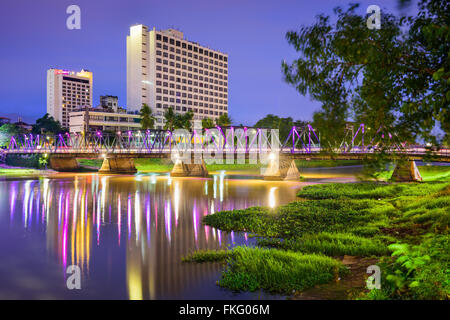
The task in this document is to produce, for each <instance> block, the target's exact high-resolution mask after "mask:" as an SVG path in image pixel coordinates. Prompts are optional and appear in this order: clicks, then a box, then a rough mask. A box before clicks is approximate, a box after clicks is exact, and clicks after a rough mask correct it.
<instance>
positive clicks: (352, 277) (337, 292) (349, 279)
mask: <svg viewBox="0 0 450 320" xmlns="http://www.w3.org/2000/svg"><path fill="white" fill-rule="evenodd" d="M341 261H342V263H343V264H344V265H346V266H347V267H348V268H350V274H348V275H346V276H344V277H343V278H342V279H340V280H337V281H336V282H332V283H327V284H322V285H317V286H315V287H314V288H311V289H308V290H305V291H302V292H298V293H296V294H294V296H293V297H292V299H293V300H347V299H351V296H352V295H355V294H357V293H358V292H360V291H361V290H364V288H365V286H366V279H367V277H368V276H369V275H368V274H367V273H366V270H367V267H368V266H370V265H372V264H375V263H376V262H377V261H378V259H370V258H359V257H353V256H344V257H343V258H342V259H341Z"/></svg>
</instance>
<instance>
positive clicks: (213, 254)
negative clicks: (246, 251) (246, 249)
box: [181, 250, 231, 263]
mask: <svg viewBox="0 0 450 320" xmlns="http://www.w3.org/2000/svg"><path fill="white" fill-rule="evenodd" d="M230 253H231V251H229V250H198V251H194V252H192V253H190V254H188V255H187V256H185V257H183V258H182V259H181V260H182V261H183V262H199V263H202V262H223V261H226V259H227V257H228V256H229V255H230Z"/></svg>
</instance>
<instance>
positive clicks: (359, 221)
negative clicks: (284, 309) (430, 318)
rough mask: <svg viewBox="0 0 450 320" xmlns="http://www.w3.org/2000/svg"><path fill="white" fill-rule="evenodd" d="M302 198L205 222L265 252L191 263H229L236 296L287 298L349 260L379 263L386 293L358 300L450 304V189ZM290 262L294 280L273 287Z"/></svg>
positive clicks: (312, 192) (320, 190)
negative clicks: (318, 264)
mask: <svg viewBox="0 0 450 320" xmlns="http://www.w3.org/2000/svg"><path fill="white" fill-rule="evenodd" d="M428 172H430V173H431V172H434V171H433V170H429V171H428ZM298 196H299V200H298V201H295V202H293V203H290V204H288V205H285V206H281V207H279V208H277V209H269V208H262V207H254V208H248V209H245V210H234V211H223V212H218V213H215V214H212V215H209V216H206V217H204V220H203V222H204V223H205V224H207V225H210V226H212V227H215V228H219V229H221V230H228V231H231V230H233V231H246V232H249V233H251V234H253V235H254V236H256V237H258V246H259V247H261V248H245V247H242V248H241V247H237V248H235V249H232V250H229V251H228V252H219V253H215V252H199V253H194V254H193V255H191V256H189V257H187V258H186V260H187V261H211V260H218V261H225V262H224V263H225V269H224V272H223V274H222V278H221V279H220V280H219V282H218V283H219V285H221V286H223V287H225V288H229V289H231V290H257V289H264V290H267V291H270V292H279V293H286V292H289V291H292V290H304V289H305V288H308V287H312V286H314V285H316V284H320V283H323V282H327V281H328V282H329V281H332V279H335V278H336V277H337V276H338V275H342V274H343V270H345V268H344V266H343V265H342V263H341V260H342V257H343V256H357V257H360V258H361V257H366V258H371V259H374V258H375V261H378V263H377V264H378V265H379V266H380V267H381V270H382V275H383V276H382V289H381V290H376V289H375V290H372V291H371V292H368V291H367V290H364V289H363V288H361V290H360V291H359V292H357V294H353V296H352V298H359V299H375V298H376V299H445V298H448V295H449V294H450V275H449V271H448V266H449V261H450V253H449V250H450V249H449V245H448V244H449V240H450V237H449V234H448V226H449V222H450V183H448V182H425V183H412V184H410V183H399V184H389V183H375V182H370V183H369V182H368V183H352V184H326V185H313V186H307V187H305V188H304V189H303V190H301V191H299V193H298ZM267 248H272V249H270V250H269V249H267ZM294 256H295V257H297V258H298V259H297V258H293V257H294ZM300 257H303V260H302V259H300ZM321 257H327V260H324V261H326V262H323V263H324V264H323V265H322V266H323V268H316V269H315V270H316V271H315V272H314V275H312V276H311V277H308V280H307V281H305V282H301V279H297V277H299V278H303V277H305V275H304V274H303V273H302V272H299V273H293V272H291V271H290V270H291V269H290V266H292V268H293V269H296V268H298V269H299V270H303V269H302V268H303V264H304V263H306V264H311V263H313V262H310V261H315V259H319V258H321ZM286 259H287V260H286ZM286 261H289V267H287V268H286V270H287V271H288V272H289V273H290V277H289V280H286V281H281V280H280V281H281V283H275V282H273V281H271V278H270V276H269V275H270V274H273V273H275V274H278V273H280V274H283V273H284V268H285V267H284V266H285V262H286ZM305 261H308V262H305ZM333 261H334V263H335V264H334V265H333V264H332V262H333ZM252 262H253V263H254V266H255V267H252ZM266 262H267V263H269V264H268V266H267V267H266V266H265V264H266ZM277 266H278V267H277ZM330 268H331V269H330ZM330 270H334V271H333V272H331V274H333V276H331V275H330ZM277 276H278V275H277ZM277 276H274V277H275V278H276V277H277ZM279 276H280V277H281V278H280V279H285V278H283V277H282V276H281V275H279ZM243 279H245V281H244V280H243ZM336 279H337V278H336ZM246 281H247V282H246ZM249 283H251V285H250V284H249ZM291 284H293V285H291ZM340 298H348V297H340Z"/></svg>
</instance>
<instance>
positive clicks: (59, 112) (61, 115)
mask: <svg viewBox="0 0 450 320" xmlns="http://www.w3.org/2000/svg"><path fill="white" fill-rule="evenodd" d="M80 106H89V107H91V106H92V72H89V71H87V70H81V71H79V72H77V71H68V70H61V69H49V70H47V113H48V114H50V115H51V116H52V117H53V118H55V120H58V121H59V122H60V123H61V125H62V126H63V127H65V128H69V113H70V112H71V111H73V110H75V109H76V108H79V107H80Z"/></svg>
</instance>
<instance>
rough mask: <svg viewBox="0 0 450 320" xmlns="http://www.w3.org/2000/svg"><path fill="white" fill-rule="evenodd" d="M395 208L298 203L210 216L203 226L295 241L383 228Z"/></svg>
mask: <svg viewBox="0 0 450 320" xmlns="http://www.w3.org/2000/svg"><path fill="white" fill-rule="evenodd" d="M395 214H396V209H395V208H394V207H393V205H391V204H389V203H387V202H383V201H375V200H339V201H336V200H322V201H296V202H292V203H290V204H287V205H285V206H281V207H279V208H278V209H275V210H271V209H269V208H264V207H252V208H248V209H243V210H233V211H222V212H218V213H216V214H212V215H208V216H205V217H204V218H203V222H204V223H205V224H207V225H210V226H212V227H214V228H218V229H221V230H224V231H232V230H233V231H247V232H251V233H254V234H256V235H258V236H262V237H278V238H292V237H299V236H302V235H304V234H307V233H317V232H324V231H326V232H346V231H347V230H349V229H351V228H355V227H358V226H360V227H363V226H367V225H378V226H379V227H380V226H383V225H385V224H386V221H387V219H388V217H389V216H390V215H395Z"/></svg>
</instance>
